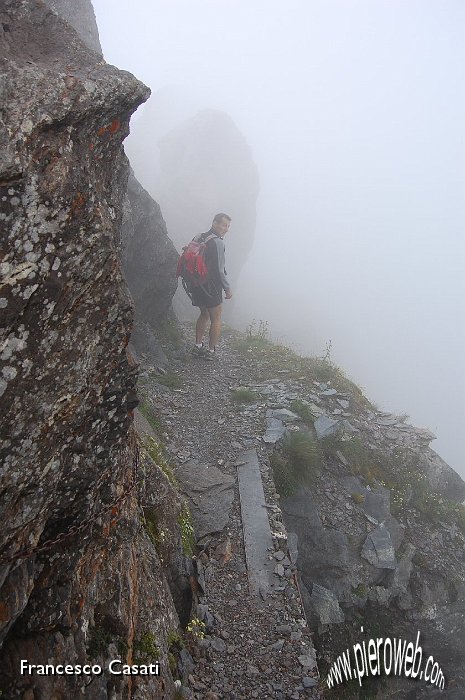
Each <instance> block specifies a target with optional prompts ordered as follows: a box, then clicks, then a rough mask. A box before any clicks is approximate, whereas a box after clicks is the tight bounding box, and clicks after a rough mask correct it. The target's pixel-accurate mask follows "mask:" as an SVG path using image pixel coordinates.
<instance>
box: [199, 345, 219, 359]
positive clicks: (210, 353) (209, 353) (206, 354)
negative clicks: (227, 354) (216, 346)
mask: <svg viewBox="0 0 465 700" xmlns="http://www.w3.org/2000/svg"><path fill="white" fill-rule="evenodd" d="M202 357H203V359H204V360H207V362H217V360H218V355H217V354H216V352H215V351H214V350H210V349H209V348H205V352H204V353H203V354H202Z"/></svg>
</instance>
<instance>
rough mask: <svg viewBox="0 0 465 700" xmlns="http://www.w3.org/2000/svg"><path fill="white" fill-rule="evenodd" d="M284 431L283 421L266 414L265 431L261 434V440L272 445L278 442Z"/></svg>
mask: <svg viewBox="0 0 465 700" xmlns="http://www.w3.org/2000/svg"><path fill="white" fill-rule="evenodd" d="M285 432H286V428H285V426H284V423H283V422H282V421H280V420H278V419H277V418H273V416H268V418H267V419H266V432H265V435H264V436H263V442H267V443H269V444H271V445H274V443H275V442H278V440H280V439H281V438H282V437H283V435H284V434H285Z"/></svg>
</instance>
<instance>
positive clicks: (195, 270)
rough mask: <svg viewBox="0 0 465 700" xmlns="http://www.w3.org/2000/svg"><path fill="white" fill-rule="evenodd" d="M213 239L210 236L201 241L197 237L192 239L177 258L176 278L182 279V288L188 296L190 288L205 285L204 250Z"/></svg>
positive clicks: (211, 235) (212, 235)
mask: <svg viewBox="0 0 465 700" xmlns="http://www.w3.org/2000/svg"><path fill="white" fill-rule="evenodd" d="M212 238H215V235H214V234H210V235H209V236H207V237H206V238H205V239H203V240H201V239H199V237H198V236H196V237H195V238H193V239H192V241H191V242H190V243H189V245H186V246H184V248H183V249H182V253H181V255H180V256H179V260H178V266H177V268H176V277H181V278H182V286H183V287H184V289H185V290H186V292H187V294H189V296H190V291H191V289H192V287H199V286H200V285H202V284H205V282H206V280H207V276H208V269H207V265H206V263H205V248H206V245H207V243H208V241H211V239H212Z"/></svg>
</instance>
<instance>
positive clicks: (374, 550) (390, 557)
mask: <svg viewBox="0 0 465 700" xmlns="http://www.w3.org/2000/svg"><path fill="white" fill-rule="evenodd" d="M362 557H364V558H365V559H367V560H368V561H369V562H370V564H373V566H376V568H377V569H395V568H396V566H397V562H396V555H395V552H394V546H393V544H392V540H391V535H390V534H389V531H388V530H387V529H386V528H385V527H384V525H380V526H379V527H377V528H376V530H373V532H370V534H369V535H368V537H367V538H366V540H365V544H364V545H363V548H362Z"/></svg>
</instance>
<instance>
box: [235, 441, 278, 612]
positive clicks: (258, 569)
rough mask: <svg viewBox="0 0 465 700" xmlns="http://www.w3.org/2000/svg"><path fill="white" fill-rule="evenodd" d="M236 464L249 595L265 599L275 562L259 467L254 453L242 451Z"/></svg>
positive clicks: (252, 451)
mask: <svg viewBox="0 0 465 700" xmlns="http://www.w3.org/2000/svg"><path fill="white" fill-rule="evenodd" d="M237 461H238V463H239V465H240V466H238V469H237V475H238V481H239V497H240V502H241V513H242V529H243V533H244V547H245V556H246V562H247V573H248V579H249V590H250V593H251V595H254V596H261V597H262V598H265V597H266V596H267V594H268V593H269V591H270V589H271V587H272V580H273V571H274V563H275V562H273V561H270V559H269V555H270V552H273V551H274V547H273V539H272V537H271V530H270V523H269V520H268V512H267V509H266V505H265V495H264V493H263V484H262V477H261V473H260V464H259V462H258V456H257V453H256V451H255V450H246V451H245V452H242V453H241V454H240V455H239V456H238V460H237Z"/></svg>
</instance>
